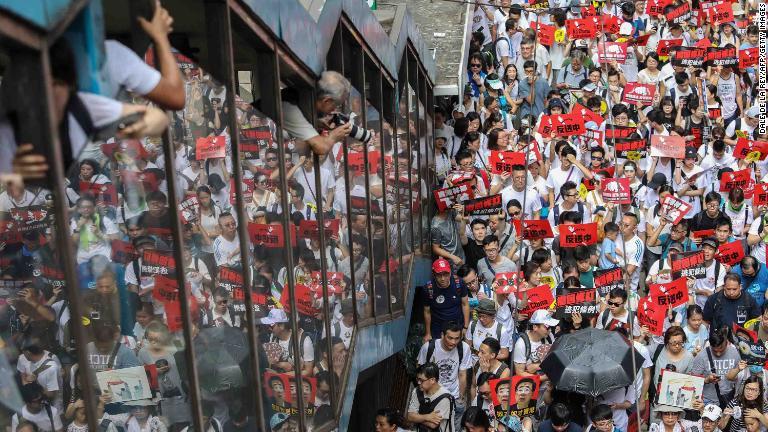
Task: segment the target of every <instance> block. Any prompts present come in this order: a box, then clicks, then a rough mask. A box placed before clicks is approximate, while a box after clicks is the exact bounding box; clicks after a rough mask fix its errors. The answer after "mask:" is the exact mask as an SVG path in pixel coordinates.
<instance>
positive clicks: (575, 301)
mask: <svg viewBox="0 0 768 432" xmlns="http://www.w3.org/2000/svg"><path fill="white" fill-rule="evenodd" d="M595 293H596V291H595V290H594V289H583V290H578V291H572V292H570V293H568V294H563V295H559V296H557V299H556V301H555V305H556V306H555V318H557V319H570V318H571V314H574V313H579V314H581V315H582V317H583V318H586V317H589V316H591V315H596V314H597V313H598V312H600V308H599V307H598V305H597V303H596V302H595V297H596V295H595Z"/></svg>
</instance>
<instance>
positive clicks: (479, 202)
mask: <svg viewBox="0 0 768 432" xmlns="http://www.w3.org/2000/svg"><path fill="white" fill-rule="evenodd" d="M463 204H464V214H465V215H466V216H488V215H494V214H499V212H501V194H496V195H491V196H487V197H480V198H475V199H471V200H467V201H464V202H463Z"/></svg>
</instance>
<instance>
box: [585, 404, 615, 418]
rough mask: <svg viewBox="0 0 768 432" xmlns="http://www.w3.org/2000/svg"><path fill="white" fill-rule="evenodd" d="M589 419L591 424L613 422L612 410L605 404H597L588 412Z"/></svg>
mask: <svg viewBox="0 0 768 432" xmlns="http://www.w3.org/2000/svg"><path fill="white" fill-rule="evenodd" d="M589 417H590V418H591V419H592V422H593V423H594V422H599V421H604V420H613V410H612V409H611V407H609V406H608V405H606V404H598V405H595V406H593V407H592V409H591V410H589Z"/></svg>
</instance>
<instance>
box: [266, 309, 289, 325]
mask: <svg viewBox="0 0 768 432" xmlns="http://www.w3.org/2000/svg"><path fill="white" fill-rule="evenodd" d="M285 322H288V315H286V314H285V311H284V310H282V309H277V308H275V309H272V310H271V311H269V315H267V317H266V318H262V319H261V323H262V324H264V325H272V324H279V323H285Z"/></svg>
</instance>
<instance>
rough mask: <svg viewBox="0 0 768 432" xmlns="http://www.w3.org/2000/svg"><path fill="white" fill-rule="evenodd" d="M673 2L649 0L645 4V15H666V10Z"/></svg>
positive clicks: (670, 0) (668, 0) (669, 0)
mask: <svg viewBox="0 0 768 432" xmlns="http://www.w3.org/2000/svg"><path fill="white" fill-rule="evenodd" d="M671 3H672V0H648V1H647V2H646V3H645V13H647V14H648V15H650V16H659V15H662V14H664V8H665V7H667V5H668V4H671Z"/></svg>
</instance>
